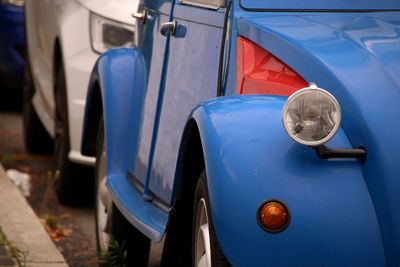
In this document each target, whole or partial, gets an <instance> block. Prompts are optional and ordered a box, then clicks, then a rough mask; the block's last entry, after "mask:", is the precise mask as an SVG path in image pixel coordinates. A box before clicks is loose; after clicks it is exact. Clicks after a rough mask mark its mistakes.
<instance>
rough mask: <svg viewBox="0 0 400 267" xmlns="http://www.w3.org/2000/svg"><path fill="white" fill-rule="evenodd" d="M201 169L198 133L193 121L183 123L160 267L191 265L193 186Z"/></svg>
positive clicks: (201, 151) (202, 161) (201, 161)
mask: <svg viewBox="0 0 400 267" xmlns="http://www.w3.org/2000/svg"><path fill="white" fill-rule="evenodd" d="M204 169H205V161H204V154H203V146H202V142H201V137H200V131H199V128H198V125H197V122H196V120H195V119H194V118H190V119H189V120H188V122H187V123H186V127H185V130H184V133H183V135H182V141H181V145H180V151H179V156H178V163H177V168H176V179H175V185H174V192H173V200H172V202H173V207H172V211H171V215H170V218H169V222H168V228H167V236H166V239H165V244H164V251H163V259H162V260H163V265H164V266H189V265H190V264H191V245H190V244H191V231H192V223H191V222H192V214H193V201H194V192H195V189H196V184H197V181H198V179H199V176H200V174H201V172H202V171H203V170H204Z"/></svg>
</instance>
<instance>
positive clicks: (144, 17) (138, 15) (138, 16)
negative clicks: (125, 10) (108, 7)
mask: <svg viewBox="0 0 400 267" xmlns="http://www.w3.org/2000/svg"><path fill="white" fill-rule="evenodd" d="M148 14H149V12H148V11H147V9H143V11H142V12H135V13H133V14H132V17H134V18H135V19H137V20H141V21H142V24H146V21H147V15H148Z"/></svg>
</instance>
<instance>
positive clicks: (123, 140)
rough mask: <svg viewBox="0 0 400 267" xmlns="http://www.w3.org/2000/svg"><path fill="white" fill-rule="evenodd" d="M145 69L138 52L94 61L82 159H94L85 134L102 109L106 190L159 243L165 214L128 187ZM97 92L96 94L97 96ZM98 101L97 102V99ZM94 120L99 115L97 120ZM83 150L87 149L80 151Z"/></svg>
mask: <svg viewBox="0 0 400 267" xmlns="http://www.w3.org/2000/svg"><path fill="white" fill-rule="evenodd" d="M146 73H147V72H146V65H145V63H144V59H143V55H142V53H141V52H140V51H138V50H137V49H133V48H118V49H113V50H110V51H108V52H106V53H104V54H103V55H102V56H101V57H100V58H99V59H98V61H97V63H96V65H95V67H94V69H93V72H92V75H91V79H90V82H89V90H88V96H87V99H86V107H85V119H84V127H83V129H84V132H83V142H82V153H83V154H90V152H91V153H92V154H93V144H92V148H91V149H90V148H89V147H88V144H90V143H91V138H90V137H91V136H93V133H92V134H90V131H91V127H93V123H91V121H92V122H93V121H96V119H93V117H95V116H96V114H95V113H96V110H99V109H98V108H97V109H96V108H95V106H96V105H98V103H97V101H101V103H102V109H103V120H104V131H105V146H106V153H107V163H106V174H107V183H106V184H107V188H108V190H109V192H110V194H111V197H112V199H113V201H114V203H115V204H116V205H117V207H118V208H119V210H120V211H121V212H122V213H123V214H124V216H125V217H126V218H127V219H128V220H129V221H130V222H131V223H132V224H133V225H134V226H135V227H136V228H137V229H139V230H140V231H142V232H143V233H144V234H145V235H147V236H148V237H149V238H151V239H152V240H156V241H159V240H160V239H161V238H162V236H163V234H164V232H165V227H166V225H167V221H168V212H165V211H163V210H160V209H157V208H155V207H154V206H153V205H152V204H151V202H145V201H144V200H143V198H142V195H141V193H140V192H139V191H138V190H136V189H134V188H133V187H132V185H131V184H130V183H129V181H128V178H129V174H128V168H127V166H128V165H127V164H129V163H132V162H134V161H133V159H134V155H135V153H136V150H137V140H138V135H139V134H140V133H139V131H138V130H137V129H136V128H135V127H137V125H139V121H140V119H141V116H142V115H141V114H142V110H143V109H142V104H143V103H144V100H143V99H144V96H145V93H146V88H145V85H146V80H147V76H146V75H147V74H146ZM99 88H100V90H101V92H100V96H99V93H98V92H96V90H98V89H99ZM99 97H100V98H101V99H98V98H99ZM96 100H97V101H96ZM98 116H99V115H98ZM85 145H86V147H85Z"/></svg>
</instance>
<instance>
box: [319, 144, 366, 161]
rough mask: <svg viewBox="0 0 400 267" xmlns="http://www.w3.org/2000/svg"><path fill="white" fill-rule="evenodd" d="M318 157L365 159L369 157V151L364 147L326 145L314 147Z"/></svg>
mask: <svg viewBox="0 0 400 267" xmlns="http://www.w3.org/2000/svg"><path fill="white" fill-rule="evenodd" d="M313 148H314V150H315V152H316V153H317V155H318V157H320V158H321V159H331V158H341V159H343V158H356V159H361V160H365V159H366V157H367V151H366V150H365V149H364V148H339V149H337V148H335V149H332V148H328V147H326V146H324V145H321V146H317V147H313Z"/></svg>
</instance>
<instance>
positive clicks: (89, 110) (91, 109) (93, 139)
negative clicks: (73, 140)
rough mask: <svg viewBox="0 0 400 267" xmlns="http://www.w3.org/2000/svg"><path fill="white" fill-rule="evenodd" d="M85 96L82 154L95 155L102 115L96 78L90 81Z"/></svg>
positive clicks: (99, 88)
mask: <svg viewBox="0 0 400 267" xmlns="http://www.w3.org/2000/svg"><path fill="white" fill-rule="evenodd" d="M89 86H90V87H89V90H88V93H87V98H86V107H85V118H84V128H83V134H82V148H81V150H82V154H83V155H85V156H93V157H94V156H95V155H96V144H97V132H98V128H99V122H100V120H101V117H102V116H103V102H102V94H101V87H100V83H99V81H98V80H97V79H93V80H91V81H90V85H89Z"/></svg>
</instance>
